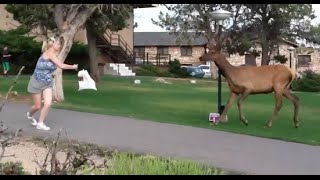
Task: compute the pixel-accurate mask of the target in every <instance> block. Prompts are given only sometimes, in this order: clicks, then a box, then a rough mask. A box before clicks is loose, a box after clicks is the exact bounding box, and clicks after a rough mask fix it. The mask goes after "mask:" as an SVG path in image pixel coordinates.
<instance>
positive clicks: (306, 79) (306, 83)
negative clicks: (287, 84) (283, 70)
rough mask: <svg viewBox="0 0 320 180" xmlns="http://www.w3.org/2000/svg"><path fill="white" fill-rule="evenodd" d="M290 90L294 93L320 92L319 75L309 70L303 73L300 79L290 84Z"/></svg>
mask: <svg viewBox="0 0 320 180" xmlns="http://www.w3.org/2000/svg"><path fill="white" fill-rule="evenodd" d="M292 89H293V90H295V91H305V92H320V74H317V73H315V72H313V71H311V70H306V71H304V72H303V75H302V78H300V79H298V80H296V81H294V82H293V83H292Z"/></svg>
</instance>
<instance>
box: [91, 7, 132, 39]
mask: <svg viewBox="0 0 320 180" xmlns="http://www.w3.org/2000/svg"><path fill="white" fill-rule="evenodd" d="M114 6H117V8H116V9H112V8H110V7H109V6H103V7H102V9H100V10H97V11H95V12H94V13H93V14H92V15H91V17H90V18H89V20H88V21H87V24H86V27H87V28H90V29H92V30H94V32H96V33H98V34H100V33H104V32H105V30H106V29H110V30H111V31H119V30H121V29H123V28H126V27H127V26H128V24H127V22H126V20H127V19H128V18H129V17H130V13H129V12H131V11H132V6H131V5H129V4H117V5H114Z"/></svg>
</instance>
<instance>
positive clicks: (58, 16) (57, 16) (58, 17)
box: [54, 4, 64, 32]
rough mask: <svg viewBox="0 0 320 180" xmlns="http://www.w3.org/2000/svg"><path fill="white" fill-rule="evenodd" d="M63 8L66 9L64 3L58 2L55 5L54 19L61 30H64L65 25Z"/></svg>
mask: <svg viewBox="0 0 320 180" xmlns="http://www.w3.org/2000/svg"><path fill="white" fill-rule="evenodd" d="M63 9H64V5H63V4H57V5H55V6H54V21H55V22H56V24H57V26H58V29H59V31H60V32H63V25H64V21H63V14H64V13H63Z"/></svg>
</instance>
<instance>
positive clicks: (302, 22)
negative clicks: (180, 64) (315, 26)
mask: <svg viewBox="0 0 320 180" xmlns="http://www.w3.org/2000/svg"><path fill="white" fill-rule="evenodd" d="M166 7H167V8H168V10H169V11H171V12H170V14H169V13H167V14H164V13H162V12H160V14H159V21H154V20H152V21H153V23H154V24H155V25H158V26H160V27H162V28H166V30H168V31H171V32H180V33H181V34H183V36H181V37H183V38H185V37H186V35H187V34H186V33H185V32H190V31H193V32H196V33H195V34H196V35H195V36H193V37H189V38H191V39H194V38H196V37H197V35H200V34H201V35H203V36H204V37H206V38H208V39H210V38H212V37H213V36H212V32H214V31H215V30H214V29H213V28H212V27H213V26H212V24H213V23H212V22H213V21H214V20H213V19H212V18H211V16H210V12H212V11H214V10H217V9H219V8H222V9H225V10H227V11H230V12H231V13H232V14H233V16H232V18H230V19H229V20H226V21H225V22H224V27H225V28H224V33H223V34H222V35H223V37H221V39H222V40H224V41H223V42H222V43H223V45H227V46H229V47H228V48H227V50H228V53H229V54H234V53H240V54H243V53H244V52H246V51H248V50H249V49H250V47H253V44H254V43H255V42H256V41H257V40H258V41H260V43H262V44H263V46H262V57H267V55H268V53H269V52H270V51H271V50H272V48H271V47H273V45H275V44H277V42H278V40H279V38H286V39H291V40H292V39H295V38H296V37H298V36H301V35H302V34H305V32H307V30H308V29H310V28H311V27H312V26H311V23H310V22H311V20H312V19H314V17H315V16H314V14H313V11H312V6H311V4H173V5H166ZM293 24H294V25H293ZM314 31H316V30H314ZM189 35H191V34H190V33H189ZM227 37H228V38H229V42H228V41H226V39H227ZM319 42H320V41H319ZM225 43H228V44H225Z"/></svg>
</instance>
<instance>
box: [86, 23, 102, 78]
mask: <svg viewBox="0 0 320 180" xmlns="http://www.w3.org/2000/svg"><path fill="white" fill-rule="evenodd" d="M86 29H87V40H88V47H89V57H90V75H91V77H92V79H93V80H94V81H95V82H96V83H98V82H99V81H100V73H99V70H98V62H97V52H96V51H97V47H96V40H97V36H96V34H95V33H94V32H93V31H92V29H91V28H86Z"/></svg>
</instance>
